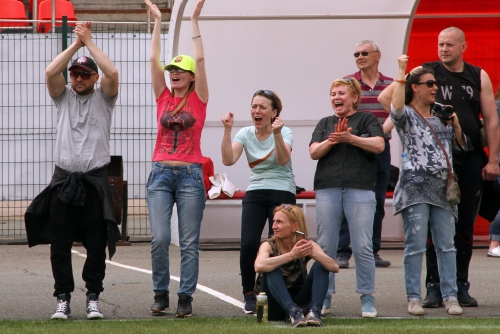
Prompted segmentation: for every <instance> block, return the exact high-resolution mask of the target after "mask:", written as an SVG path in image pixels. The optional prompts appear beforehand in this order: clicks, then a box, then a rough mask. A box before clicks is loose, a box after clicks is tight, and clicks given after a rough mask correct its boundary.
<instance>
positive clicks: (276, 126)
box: [271, 117, 285, 133]
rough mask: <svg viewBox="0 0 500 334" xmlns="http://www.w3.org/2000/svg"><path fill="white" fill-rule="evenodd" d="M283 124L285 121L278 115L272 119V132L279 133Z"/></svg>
mask: <svg viewBox="0 0 500 334" xmlns="http://www.w3.org/2000/svg"><path fill="white" fill-rule="evenodd" d="M284 125H285V122H283V120H282V119H281V118H279V117H276V118H275V119H274V122H273V123H272V124H271V127H272V129H273V133H281V128H283V126H284Z"/></svg>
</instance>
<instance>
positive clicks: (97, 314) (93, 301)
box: [87, 293, 104, 320]
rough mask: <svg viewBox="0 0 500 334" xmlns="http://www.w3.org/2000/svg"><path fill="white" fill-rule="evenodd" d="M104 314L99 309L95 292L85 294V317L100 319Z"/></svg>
mask: <svg viewBox="0 0 500 334" xmlns="http://www.w3.org/2000/svg"><path fill="white" fill-rule="evenodd" d="M103 317H104V316H103V315H102V312H101V311H100V310H99V297H98V296H97V294H95V293H89V295H88V296H87V319H90V320H96V319H102V318H103Z"/></svg>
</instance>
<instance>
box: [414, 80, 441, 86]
mask: <svg viewBox="0 0 500 334" xmlns="http://www.w3.org/2000/svg"><path fill="white" fill-rule="evenodd" d="M422 84H426V85H427V87H429V88H432V87H434V85H436V87H437V85H438V82H437V81H436V80H427V81H422V82H416V83H415V85H422Z"/></svg>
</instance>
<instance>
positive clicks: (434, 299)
mask: <svg viewBox="0 0 500 334" xmlns="http://www.w3.org/2000/svg"><path fill="white" fill-rule="evenodd" d="M442 305H443V297H442V296H441V287H440V285H439V283H427V296H426V297H425V299H424V300H423V301H422V307H425V308H435V307H439V306H442Z"/></svg>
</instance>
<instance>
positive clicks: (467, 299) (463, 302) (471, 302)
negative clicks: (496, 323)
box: [457, 282, 478, 307]
mask: <svg viewBox="0 0 500 334" xmlns="http://www.w3.org/2000/svg"><path fill="white" fill-rule="evenodd" d="M469 287H470V283H469V282H457V288H458V293H457V299H458V303H459V304H460V306H462V307H477V305H478V304H477V300H476V298H474V297H472V296H471V295H470V294H469Z"/></svg>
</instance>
